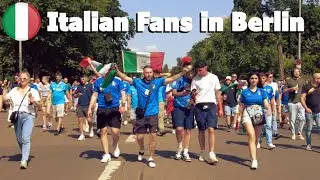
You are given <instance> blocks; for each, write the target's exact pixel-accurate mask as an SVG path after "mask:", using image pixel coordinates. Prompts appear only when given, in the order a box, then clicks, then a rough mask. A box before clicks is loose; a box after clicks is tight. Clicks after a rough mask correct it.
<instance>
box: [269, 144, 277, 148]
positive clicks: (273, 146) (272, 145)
mask: <svg viewBox="0 0 320 180" xmlns="http://www.w3.org/2000/svg"><path fill="white" fill-rule="evenodd" d="M268 148H269V149H274V148H276V146H275V145H274V144H272V143H271V144H268Z"/></svg>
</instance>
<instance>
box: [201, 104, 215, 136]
mask: <svg viewBox="0 0 320 180" xmlns="http://www.w3.org/2000/svg"><path fill="white" fill-rule="evenodd" d="M195 117H196V121H197V126H198V129H199V130H200V131H205V130H206V129H208V128H214V129H216V128H217V127H218V116H217V105H216V104H211V105H205V106H203V105H201V104H197V105H196V107H195Z"/></svg>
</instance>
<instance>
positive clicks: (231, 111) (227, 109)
mask: <svg viewBox="0 0 320 180" xmlns="http://www.w3.org/2000/svg"><path fill="white" fill-rule="evenodd" d="M238 107H239V106H238V105H236V106H234V107H230V106H228V105H225V106H224V113H225V114H226V115H227V116H234V115H235V114H237V113H238V109H239V108H238Z"/></svg>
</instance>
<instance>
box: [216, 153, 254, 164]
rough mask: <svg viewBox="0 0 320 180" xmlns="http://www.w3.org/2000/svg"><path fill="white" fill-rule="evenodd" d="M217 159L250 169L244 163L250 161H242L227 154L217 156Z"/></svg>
mask: <svg viewBox="0 0 320 180" xmlns="http://www.w3.org/2000/svg"><path fill="white" fill-rule="evenodd" d="M217 157H218V158H220V159H223V160H225V161H230V162H233V163H237V164H240V165H243V166H247V167H250V166H249V165H248V164H246V163H245V162H247V161H249V162H250V160H248V159H242V158H240V157H237V156H233V155H227V154H217Z"/></svg>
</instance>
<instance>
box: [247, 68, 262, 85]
mask: <svg viewBox="0 0 320 180" xmlns="http://www.w3.org/2000/svg"><path fill="white" fill-rule="evenodd" d="M253 75H256V76H258V85H257V87H258V88H261V87H262V85H261V82H260V77H259V72H258V71H252V72H250V73H249V75H248V77H247V82H248V88H249V87H250V86H251V83H250V78H251V76H253Z"/></svg>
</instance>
